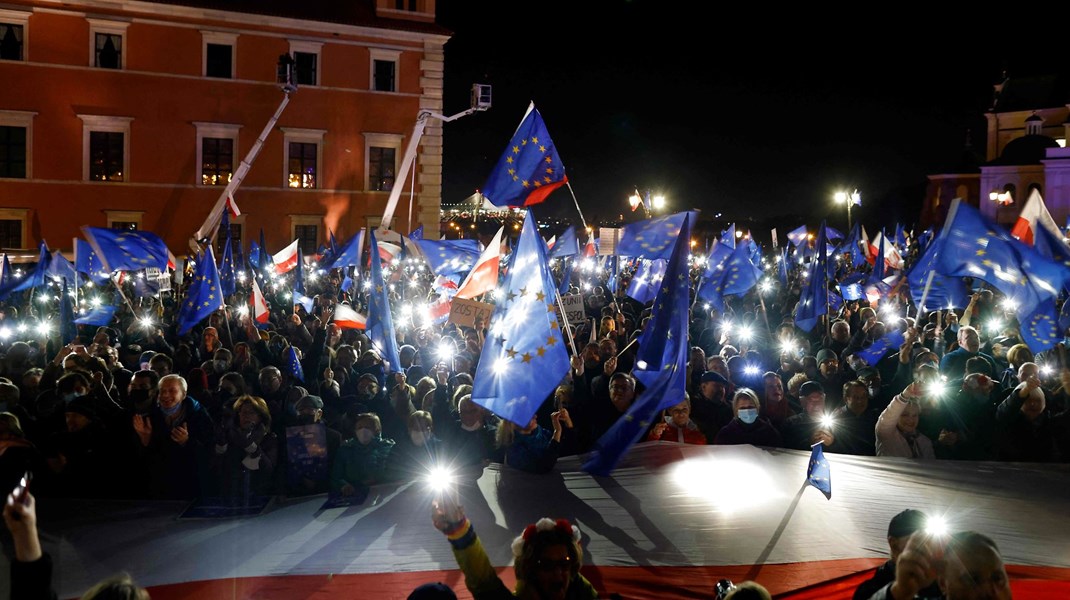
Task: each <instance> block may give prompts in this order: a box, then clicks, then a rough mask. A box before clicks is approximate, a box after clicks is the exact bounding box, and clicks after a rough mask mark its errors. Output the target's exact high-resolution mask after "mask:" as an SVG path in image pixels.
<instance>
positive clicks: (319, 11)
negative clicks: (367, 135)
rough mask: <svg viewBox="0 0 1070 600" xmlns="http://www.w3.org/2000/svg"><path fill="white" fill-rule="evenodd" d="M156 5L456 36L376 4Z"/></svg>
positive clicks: (357, 0) (226, 1) (173, 1)
mask: <svg viewBox="0 0 1070 600" xmlns="http://www.w3.org/2000/svg"><path fill="white" fill-rule="evenodd" d="M148 1H149V2H150V3H153V4H170V5H176V6H189V7H193V8H203V9H208V10H221V11H227V12H241V13H249V14H256V15H266V16H272V17H284V18H288V19H304V20H309V21H322V22H326V23H338V24H341V25H354V26H358V27H379V28H383V29H394V30H398V31H411V32H415V33H429V34H435V35H450V34H451V33H452V32H451V31H450V30H448V29H446V28H445V27H442V26H441V25H439V24H437V23H434V22H426V21H416V20H408V19H390V18H384V17H380V16H378V15H376V13H375V0H346V1H341V0H302V1H301V2H290V1H287V0H148Z"/></svg>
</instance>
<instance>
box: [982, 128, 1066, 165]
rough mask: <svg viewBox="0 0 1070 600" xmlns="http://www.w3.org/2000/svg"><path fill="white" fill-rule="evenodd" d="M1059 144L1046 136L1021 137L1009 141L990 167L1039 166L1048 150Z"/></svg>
mask: <svg viewBox="0 0 1070 600" xmlns="http://www.w3.org/2000/svg"><path fill="white" fill-rule="evenodd" d="M1058 147H1059V143H1058V142H1056V141H1055V140H1054V139H1053V138H1050V137H1048V136H1046V135H1023V136H1022V137H1020V138H1016V139H1013V140H1011V141H1010V142H1009V143H1008V144H1007V145H1006V146H1005V147H1004V148H1003V154H1000V156H999V158H997V159H996V160H994V161H992V162H990V163H989V164H990V165H1032V164H1040V161H1041V160H1043V159H1044V158H1045V156H1046V155H1047V150H1048V148H1058Z"/></svg>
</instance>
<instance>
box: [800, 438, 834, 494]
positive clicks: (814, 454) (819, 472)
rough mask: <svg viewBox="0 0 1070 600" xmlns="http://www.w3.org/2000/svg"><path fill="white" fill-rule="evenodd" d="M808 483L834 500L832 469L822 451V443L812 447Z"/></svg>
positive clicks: (807, 474) (807, 475)
mask: <svg viewBox="0 0 1070 600" xmlns="http://www.w3.org/2000/svg"><path fill="white" fill-rule="evenodd" d="M806 483H808V484H810V485H812V486H814V487H815V488H817V489H818V490H820V492H821V493H822V494H824V495H825V498H826V499H828V500H832V468H831V467H829V461H828V459H827V458H825V452H824V450H822V449H821V442H818V443H816V444H814V445H813V446H811V447H810V464H809V465H808V466H807V467H806Z"/></svg>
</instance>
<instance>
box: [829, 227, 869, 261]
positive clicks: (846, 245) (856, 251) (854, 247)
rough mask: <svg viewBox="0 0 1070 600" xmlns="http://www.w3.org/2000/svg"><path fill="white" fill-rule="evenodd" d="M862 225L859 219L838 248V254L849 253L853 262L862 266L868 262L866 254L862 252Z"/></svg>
mask: <svg viewBox="0 0 1070 600" xmlns="http://www.w3.org/2000/svg"><path fill="white" fill-rule="evenodd" d="M861 243H862V226H861V224H860V223H858V222H857V221H856V222H855V224H854V225H853V226H852V227H851V233H850V234H849V235H848V236H847V239H846V240H844V241H843V243H841V244H840V245H839V247H838V248H836V254H847V255H849V257H850V259H851V264H852V265H853V266H855V267H860V266H862V265H864V264H866V263H867V262H869V261H867V260H866V254H865V253H864V252H862V246H861Z"/></svg>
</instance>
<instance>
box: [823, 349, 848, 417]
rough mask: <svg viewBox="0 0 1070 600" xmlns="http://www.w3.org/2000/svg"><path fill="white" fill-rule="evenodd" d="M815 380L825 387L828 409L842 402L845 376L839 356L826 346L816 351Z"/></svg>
mask: <svg viewBox="0 0 1070 600" xmlns="http://www.w3.org/2000/svg"><path fill="white" fill-rule="evenodd" d="M817 381H818V382H820V383H821V386H822V387H823V388H825V394H826V398H825V400H826V401H827V402H828V409H829V410H832V409H834V408H836V407H837V406H839V405H840V404H842V403H843V393H842V390H843V384H844V383H846V381H847V378H846V377H844V375H843V370H842V369H840V357H839V356H837V355H836V353H835V352H833V351H832V350H829V349H827V348H826V349H824V350H820V351H818V353H817Z"/></svg>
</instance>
